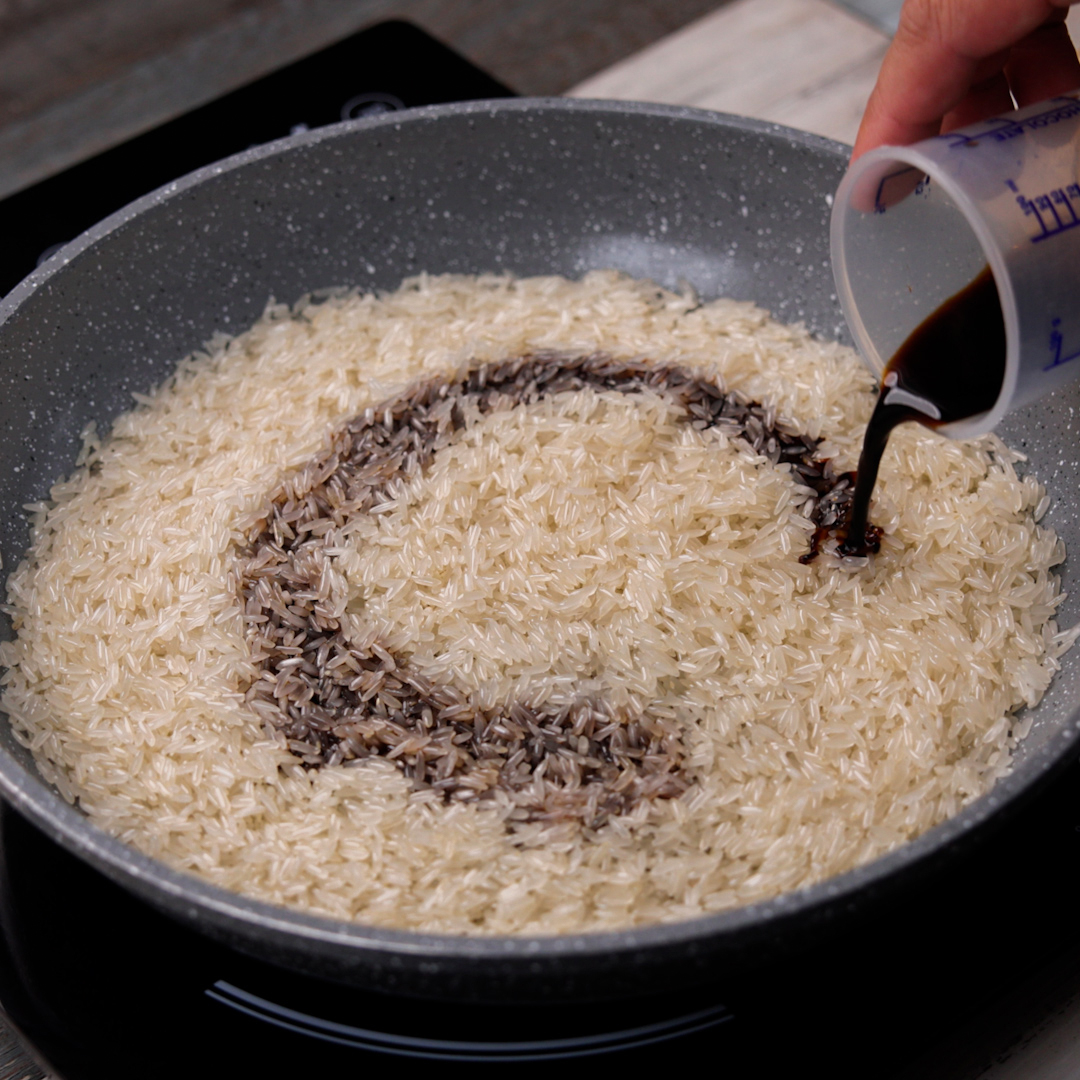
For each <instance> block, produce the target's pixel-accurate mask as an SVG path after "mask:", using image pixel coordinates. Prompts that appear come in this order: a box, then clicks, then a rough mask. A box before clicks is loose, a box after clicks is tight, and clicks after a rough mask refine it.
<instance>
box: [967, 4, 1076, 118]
mask: <svg viewBox="0 0 1080 1080" xmlns="http://www.w3.org/2000/svg"><path fill="white" fill-rule="evenodd" d="M1061 14H1062V16H1064V15H1065V12H1064V11H1063V12H1062V13H1061ZM1005 74H1006V76H1007V77H1008V80H1009V86H1010V87H1011V89H1012V92H1013V95H1014V97H1015V98H1016V103H1017V105H1019V106H1020V107H1021V108H1022V107H1023V106H1024V105H1032V104H1034V103H1035V102H1036V101H1045V100H1046V99H1047V98H1051V97H1055V96H1056V95H1058V94H1063V93H1065V92H1066V91H1067V90H1075V89H1077V87H1080V60H1078V59H1077V56H1076V46H1074V45H1073V43H1072V39H1071V38H1070V37H1069V31H1068V29H1067V27H1066V26H1065V23H1064V22H1063V21H1061V20H1059V19H1055V20H1054V21H1053V22H1049V23H1047V24H1046V25H1045V26H1041V27H1039V29H1038V30H1035V31H1034V32H1033V33H1031V34H1029V35H1028V36H1027V37H1026V38H1024V39H1023V41H1021V42H1020V43H1019V44H1018V45H1015V46H1013V48H1012V51H1011V53H1010V56H1009V59H1008V62H1007V63H1006V64H1005ZM987 115H990V114H987Z"/></svg>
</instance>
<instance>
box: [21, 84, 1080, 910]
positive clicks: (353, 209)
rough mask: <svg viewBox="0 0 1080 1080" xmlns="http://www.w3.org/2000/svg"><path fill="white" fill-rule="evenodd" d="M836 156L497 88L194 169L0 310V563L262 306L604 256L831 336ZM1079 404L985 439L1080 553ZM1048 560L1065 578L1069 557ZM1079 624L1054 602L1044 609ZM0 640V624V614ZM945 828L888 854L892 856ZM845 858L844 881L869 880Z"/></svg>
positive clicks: (126, 874)
mask: <svg viewBox="0 0 1080 1080" xmlns="http://www.w3.org/2000/svg"><path fill="white" fill-rule="evenodd" d="M845 163H846V148H843V147H840V146H839V145H837V144H831V143H827V142H826V141H825V140H821V139H818V138H815V137H812V136H805V135H801V134H799V133H794V132H789V131H785V130H783V129H776V128H774V127H772V126H771V125H764V124H758V123H754V122H749V121H742V120H737V119H734V118H725V117H721V116H718V115H715V114H706V113H700V112H695V111H692V110H678V109H664V108H660V107H634V106H612V105H602V104H591V103H570V102H511V103H506V104H500V105H498V106H491V105H469V106H450V107H440V108H436V109H430V110H415V111H414V112H412V113H411V114H409V115H407V116H400V115H399V116H396V117H391V118H387V119H384V120H374V121H363V122H357V123H351V124H344V125H340V126H338V127H336V128H335V129H332V130H323V131H321V132H316V133H311V134H306V135H302V136H297V137H293V138H290V139H288V140H283V141H282V142H281V143H279V144H275V145H274V146H273V147H271V148H265V149H262V150H259V151H254V152H249V153H248V154H245V155H241V156H240V157H239V158H237V159H233V160H232V161H231V162H230V163H228V166H227V167H224V168H221V167H213V168H211V169H208V170H203V171H202V172H201V173H199V174H195V176H194V177H192V178H189V179H188V180H186V181H184V182H181V183H180V184H178V185H174V186H173V187H171V188H170V189H168V190H165V191H163V192H159V193H157V194H156V195H154V196H150V197H148V198H147V199H145V200H142V201H141V202H140V203H138V204H135V206H134V207H132V208H129V210H127V211H123V212H121V213H120V214H118V215H116V216H115V217H114V218H112V219H110V220H109V221H108V222H106V223H104V224H103V225H102V226H99V227H98V228H97V229H95V230H92V231H91V233H90V234H87V236H86V237H84V238H82V239H80V240H79V241H78V242H76V243H75V244H73V245H72V246H70V247H69V248H68V249H67V250H65V251H64V252H61V253H60V254H59V255H58V256H56V257H54V259H53V260H52V262H51V263H50V264H48V265H47V266H46V267H45V268H43V270H42V271H39V272H38V273H37V274H35V276H34V277H33V278H32V279H30V280H29V281H28V282H27V283H24V285H23V286H20V287H19V288H18V289H17V290H16V291H15V292H14V293H13V294H12V295H11V296H10V297H9V298H8V299H7V300H6V301H5V302H4V303H3V305H0V318H2V319H3V321H2V323H0V384H2V385H3V388H4V390H3V395H2V397H0V424H2V425H3V430H4V438H3V439H2V440H0V503H2V506H3V513H2V514H0V554H2V557H3V565H4V567H7V568H13V567H14V566H15V565H16V564H17V562H18V560H19V558H20V557H21V554H22V552H23V551H24V550H25V548H26V546H27V541H28V531H27V523H26V515H25V513H24V511H23V509H22V508H23V506H25V505H26V504H28V503H31V502H34V501H37V500H40V499H41V498H43V497H44V496H45V495H46V494H47V492H48V489H49V486H50V484H51V483H52V482H53V480H54V479H55V478H56V477H57V476H60V475H62V474H64V473H66V472H68V471H70V469H71V467H72V463H73V461H74V458H75V455H76V452H77V449H78V444H79V434H80V432H81V431H82V429H83V428H84V427H85V426H86V424H88V423H89V422H91V421H94V422H96V423H97V425H98V427H99V429H100V430H107V428H108V425H109V423H110V422H111V420H112V419H113V418H114V417H115V416H116V415H118V414H119V413H120V412H121V411H123V410H124V409H126V408H128V406H129V403H130V400H131V399H130V395H131V393H132V391H139V390H145V389H146V388H147V387H149V386H151V385H153V384H154V383H156V382H158V381H160V380H161V379H162V378H164V377H165V376H166V375H167V374H168V373H169V372H170V371H171V370H172V368H173V366H174V365H175V363H176V361H177V359H178V358H180V357H182V356H183V355H185V354H186V353H188V352H190V351H191V350H192V349H194V348H197V347H198V346H200V345H201V344H202V343H203V342H205V341H206V340H207V339H208V338H209V337H210V336H211V335H212V334H213V333H215V332H218V331H224V332H226V333H228V332H234V331H240V330H242V329H244V328H245V327H246V326H248V325H250V324H251V323H252V322H254V321H255V320H256V319H257V318H258V316H259V315H260V313H261V312H262V310H263V309H264V307H265V305H266V303H267V301H268V300H269V299H271V298H273V299H275V300H278V301H286V302H293V301H295V300H296V299H297V298H299V297H300V296H302V295H304V294H306V293H310V292H312V291H315V290H319V289H324V288H330V287H337V286H342V285H349V286H359V287H361V288H363V289H392V288H394V287H396V286H397V285H398V284H399V283H400V281H401V280H402V279H403V278H405V277H407V276H409V275H411V274H415V273H417V272H419V271H429V272H432V273H441V272H458V273H478V272H483V271H503V270H505V271H509V272H512V273H514V274H518V275H522V276H528V275H534V274H548V273H556V274H561V275H564V276H567V277H571V278H576V277H580V276H581V275H582V274H583V273H584V272H586V271H587V270H590V269H596V268H609V267H610V268H615V269H619V270H623V271H625V272H627V273H630V274H632V275H634V276H636V277H645V278H651V279H653V280H655V281H657V282H658V283H659V284H662V285H665V286H668V287H675V288H679V287H683V286H684V285H690V286H692V287H693V288H694V289H695V290H697V292H698V293H699V294H700V295H701V296H702V297H703V298H704V299H712V298H714V297H718V296H731V297H734V298H736V299H747V300H752V301H754V302H755V303H757V304H758V305H760V306H762V307H764V308H766V309H768V310H770V311H771V312H772V314H773V315H774V316H775V317H776V318H777V319H779V320H782V321H785V322H797V321H803V322H805V323H806V324H807V326H808V327H809V328H810V329H811V330H812V331H813V332H814V333H815V334H817V335H819V336H821V337H823V338H827V339H839V340H843V341H845V342H847V343H850V340H849V339H848V337H847V334H846V330H845V328H844V326H843V323H842V318H841V315H840V311H839V307H838V304H837V301H836V297H835V295H834V289H833V281H832V273H831V268H830V264H829V253H828V219H829V214H830V207H831V196H832V193H833V191H835V188H836V185H837V183H838V182H839V179H840V176H841V174H842V172H843V169H844V166H845ZM1078 404H1080V397H1078V392H1077V391H1076V389H1075V388H1067V389H1065V390H1062V391H1058V392H1057V393H1055V394H1054V395H1052V396H1051V397H1049V398H1047V399H1044V400H1043V401H1041V402H1039V403H1037V404H1036V405H1034V406H1030V407H1028V408H1027V409H1024V410H1022V411H1020V412H1017V413H1014V414H1013V415H1011V416H1010V417H1009V418H1008V419H1007V420H1006V422H1005V424H1004V425H1003V427H1002V429H1001V431H1000V434H1001V435H1002V437H1003V438H1004V439H1005V440H1006V441H1007V442H1009V443H1010V444H1011V445H1013V446H1015V447H1017V448H1018V449H1021V450H1022V451H1023V452H1024V453H1025V454H1027V455H1028V459H1029V465H1028V467H1029V468H1030V469H1031V470H1033V471H1034V472H1035V473H1036V475H1037V476H1038V477H1039V478H1040V479H1041V480H1042V481H1043V483H1044V484H1045V485H1046V486H1047V489H1048V492H1049V494H1050V496H1051V508H1050V510H1049V511H1048V513H1047V515H1046V518H1045V521H1046V523H1047V524H1049V525H1051V526H1053V527H1054V528H1055V529H1056V530H1057V531H1058V533H1059V535H1061V536H1062V538H1063V539H1064V540H1065V543H1066V545H1067V547H1068V548H1069V549H1070V550H1072V549H1073V548H1074V546H1075V545H1077V544H1080V516H1078V514H1077V508H1076V503H1075V499H1076V496H1075V495H1074V492H1076V491H1077V490H1078V483H1080V463H1078V461H1077V455H1076V452H1075V450H1074V449H1073V447H1074V446H1075V445H1076V437H1075V433H1074V432H1073V428H1072V425H1073V423H1074V422H1077V421H1076V417H1077V415H1078V414H1077V412H1076V406H1077V405H1078ZM1060 569H1061V572H1062V576H1063V579H1064V587H1065V589H1066V590H1067V591H1069V592H1072V591H1073V590H1072V588H1071V580H1072V570H1071V566H1070V563H1069V562H1067V563H1066V564H1065V565H1064V566H1063V567H1061V568H1060ZM1077 618H1078V609H1077V603H1076V602H1075V601H1073V600H1071V599H1070V600H1069V601H1067V602H1066V604H1065V606H1064V608H1063V609H1062V612H1061V615H1060V618H1059V623H1060V624H1061V625H1071V624H1072V623H1073V622H1075V621H1076V619H1077ZM0 630H2V632H3V634H4V635H5V636H10V633H11V627H10V622H9V621H8V620H7V617H6V616H4V617H3V623H2V626H0ZM1077 664H1080V657H1078V656H1077V654H1076V653H1073V654H1069V655H1068V656H1066V658H1065V661H1064V669H1063V671H1062V672H1061V674H1060V675H1059V676H1058V678H1057V680H1056V682H1055V685H1054V686H1053V688H1052V689H1051V691H1050V692H1049V693H1048V694H1047V696H1046V698H1045V699H1044V701H1043V703H1042V704H1041V705H1040V706H1039V708H1038V709H1037V710H1035V713H1036V715H1035V720H1034V724H1033V728H1032V732H1031V734H1030V736H1029V737H1028V739H1027V740H1026V742H1025V743H1024V745H1023V746H1022V747H1021V749H1020V752H1019V753H1018V755H1017V766H1016V769H1015V770H1014V773H1013V775H1012V776H1010V777H1009V778H1007V779H1006V780H1005V781H1003V782H1002V783H1001V784H999V789H995V792H994V794H993V796H992V798H993V799H994V800H996V801H998V802H1000V801H1004V800H1007V799H1008V798H1009V797H1011V796H1012V795H1014V794H1016V793H1017V792H1019V791H1021V790H1023V789H1024V788H1025V787H1026V786H1028V785H1029V784H1031V783H1032V782H1033V781H1034V779H1035V778H1036V777H1037V776H1038V775H1039V774H1040V773H1042V772H1043V771H1045V770H1046V769H1047V768H1048V767H1049V766H1050V765H1051V764H1052V763H1053V762H1054V761H1056V760H1058V759H1059V758H1061V756H1062V755H1063V753H1064V752H1065V750H1066V749H1067V747H1068V746H1069V745H1071V742H1072V740H1073V727H1074V718H1075V716H1076V713H1077V710H1078V708H1080V678H1078V671H1077ZM0 744H2V746H3V750H4V754H5V757H4V758H3V760H2V761H0V776H2V781H3V784H4V787H5V789H6V791H7V792H8V794H9V795H13V794H14V795H15V796H16V798H17V799H18V801H19V802H20V803H21V804H22V805H23V806H24V807H25V808H26V809H27V810H28V811H29V812H30V813H31V816H33V817H35V819H36V820H39V821H40V822H43V823H45V824H47V825H48V826H50V827H51V829H52V831H54V833H56V834H57V835H59V836H60V837H61V839H62V840H64V842H65V843H68V844H69V845H72V846H75V847H83V848H86V847H93V848H94V849H95V851H98V852H105V853H106V854H105V855H102V856H101V861H102V862H103V863H104V864H105V865H106V867H107V869H109V870H110V872H112V873H115V874H116V875H117V876H118V877H120V879H121V880H125V881H128V883H129V884H130V881H129V880H128V879H129V878H130V875H131V873H132V872H133V871H132V870H131V868H132V867H136V866H137V867H138V868H139V869H138V875H137V876H139V877H140V878H141V879H143V881H144V882H145V879H146V877H147V875H148V874H149V875H151V876H152V875H153V874H154V873H155V872H156V871H155V870H154V868H153V864H150V863H149V860H143V861H142V862H140V861H139V860H138V859H135V858H134V857H130V858H129V857H127V856H125V855H124V854H122V853H121V854H119V855H118V854H117V853H116V850H117V847H118V846H113V847H110V846H109V845H108V844H105V845H102V844H101V842H100V841H99V840H95V839H88V835H89V833H90V830H87V831H86V834H79V833H78V829H79V826H78V825H72V824H71V820H72V819H71V815H70V813H69V812H68V811H67V809H66V808H65V807H63V806H62V804H61V802H60V800H59V799H58V797H57V796H56V795H55V794H54V793H52V792H51V790H49V789H48V788H47V787H46V786H45V785H44V784H43V783H41V781H40V780H38V779H37V776H36V771H35V769H34V766H33V763H32V761H31V759H30V757H29V755H28V753H27V752H26V751H25V750H24V749H23V748H22V747H20V746H18V745H17V743H16V742H15V741H14V739H13V738H12V737H11V735H10V732H9V730H8V729H7V727H6V725H4V726H3V727H0ZM986 812H988V811H987V809H986V808H981V809H976V810H975V812H974V813H973V814H972V815H971V818H972V820H975V819H977V818H978V817H980V816H982V815H983V814H985V813H986ZM961 817H963V815H961ZM962 826H963V822H961V823H960V824H959V825H957V826H956V827H955V828H945V829H944V830H943V831H942V832H941V833H940V836H939V837H938V838H936V839H935V838H924V839H925V840H926V842H925V843H922V844H920V845H919V846H918V848H913V851H912V852H904V851H901V852H897V853H894V856H890V860H891V862H890V866H892V867H895V866H898V865H902V864H903V863H904V862H905V861H907V860H910V859H914V858H917V857H919V856H920V855H921V854H923V853H925V851H926V850H928V849H930V848H933V847H934V846H936V845H938V844H941V843H944V842H946V840H947V839H948V837H949V836H950V835H952V834H953V833H955V831H956V829H958V828H961V827H962ZM73 830H74V832H73ZM125 859H128V861H127V863H126V864H125V861H124V860H125ZM148 866H149V869H147V867H148ZM865 870H866V873H865V874H862V872H860V871H856V872H855V874H854V876H852V882H853V885H852V887H854V886H855V885H857V884H858V882H859V881H860V880H862V878H866V877H873V876H874V875H875V874H879V873H882V872H883V870H882V869H881V868H880V867H879V868H877V869H874V868H865ZM860 874H862V878H860V876H859V875H860ZM143 887H145V885H144V886H143ZM174 891H175V890H174ZM815 895H816V894H815ZM812 899H815V898H810V899H808V900H807V902H808V903H809V902H810V900H812ZM721 925H722V922H721V923H717V926H718V927H720V926H721Z"/></svg>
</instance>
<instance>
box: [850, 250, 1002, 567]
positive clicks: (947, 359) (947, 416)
mask: <svg viewBox="0 0 1080 1080" xmlns="http://www.w3.org/2000/svg"><path fill="white" fill-rule="evenodd" d="M1004 378H1005V319H1004V316H1003V315H1002V313H1001V303H1000V301H999V300H998V293H997V286H996V285H995V284H994V276H993V274H991V273H990V267H989V266H988V267H986V269H985V270H983V271H982V273H981V274H979V276H978V277H977V278H975V280H974V281H973V282H972V283H971V284H970V285H968V286H966V287H965V288H963V289H962V290H961V291H960V292H958V293H957V294H956V295H955V296H953V297H950V298H949V299H948V300H946V301H945V303H944V304H942V305H941V307H939V308H938V309H937V310H936V311H934V312H933V313H932V314H931V315H929V316H928V317H927V318H926V319H925V320H924V321H923V322H921V323H920V324H919V325H918V326H917V327H916V328H915V329H914V330H913V331H912V332H911V334H910V335H909V337H908V338H907V340H906V341H905V342H904V344H903V345H901V346H900V348H899V349H897V351H896V355H895V356H893V358H892V359H891V360H890V361H889V363H888V364H887V365H886V367H885V372H884V374H883V376H882V380H881V392H880V393H879V395H878V400H877V404H876V405H875V406H874V412H873V414H872V415H871V417H870V423H869V425H867V428H866V435H865V436H864V438H863V445H862V453H861V454H860V455H859V469H858V472H857V473H856V474H855V495H854V497H853V499H852V503H851V514H850V516H849V517H848V520H847V523H846V528H844V529H842V530H838V531H837V535H838V536H839V537H840V554H841V555H868V554H870V553H871V552H874V551H877V550H878V549H879V548H880V546H881V530H880V529H879V528H877V527H876V526H874V525H868V524H867V520H866V518H867V513H868V511H869V509H870V496H871V495H872V494H873V491H874V484H875V482H876V481H877V475H878V466H879V465H880V464H881V455H882V454H884V453H885V445H886V443H888V441H889V434H890V432H891V431H892V429H893V428H894V427H896V426H897V425H898V424H903V423H904V422H905V421H908V420H915V421H917V422H918V423H920V424H925V425H926V426H927V427H930V428H937V427H940V426H941V425H942V424H948V423H951V422H952V421H954V420H963V419H965V418H967V417H969V416H977V415H978V414H979V413H984V412H988V411H989V410H990V409H992V408H993V407H994V403H995V402H996V401H997V399H998V395H999V394H1000V393H1001V384H1002V382H1003V381H1004Z"/></svg>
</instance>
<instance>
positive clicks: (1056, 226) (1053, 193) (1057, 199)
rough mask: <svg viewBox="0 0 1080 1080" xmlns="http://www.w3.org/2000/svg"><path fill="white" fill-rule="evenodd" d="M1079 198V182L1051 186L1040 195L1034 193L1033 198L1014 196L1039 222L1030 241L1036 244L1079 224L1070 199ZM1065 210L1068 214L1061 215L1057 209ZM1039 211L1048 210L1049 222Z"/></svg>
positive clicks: (1025, 211) (1079, 217) (1022, 207)
mask: <svg viewBox="0 0 1080 1080" xmlns="http://www.w3.org/2000/svg"><path fill="white" fill-rule="evenodd" d="M1073 199H1077V200H1080V184H1069V185H1068V186H1067V187H1063V188H1051V189H1050V191H1047V192H1044V193H1043V194H1042V195H1036V196H1035V198H1034V199H1028V198H1026V197H1025V196H1024V195H1017V196H1016V203H1017V205H1018V206H1019V207H1020V209H1021V210H1023V211H1024V213H1025V214H1026V215H1028V216H1034V217H1035V220H1036V221H1038V223H1039V233H1038V235H1037V236H1033V237H1031V242H1032V243H1033V244H1037V243H1038V242H1039V241H1040V240H1048V239H1049V238H1050V237H1051V236H1057V235H1058V233H1063V232H1064V231H1065V230H1066V229H1072V228H1074V227H1075V226H1077V225H1080V216H1077V213H1076V207H1075V206H1074V205H1073V202H1072V200H1073ZM1059 209H1061V210H1067V211H1068V216H1067V217H1064V218H1063V217H1062V215H1061V214H1059V213H1058V210H1059ZM1040 211H1048V212H1049V214H1050V215H1051V216H1052V217H1053V221H1052V222H1049V223H1048V221H1047V219H1046V218H1044V217H1043V214H1042V213H1041V212H1040Z"/></svg>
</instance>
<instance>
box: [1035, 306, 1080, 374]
mask: <svg viewBox="0 0 1080 1080" xmlns="http://www.w3.org/2000/svg"><path fill="white" fill-rule="evenodd" d="M1050 326H1051V330H1050V354H1051V355H1052V356H1053V358H1054V359H1053V360H1051V361H1050V363H1049V364H1047V365H1046V367H1044V368H1043V371H1049V370H1050V369H1051V368H1056V367H1061V365H1062V364H1067V363H1069V361H1071V360H1077V359H1080V349H1077V350H1076V352H1074V353H1069V355H1068V356H1062V355H1061V346H1062V345H1063V344H1064V343H1065V335H1064V334H1062V332H1061V318H1060V316H1055V317H1054V318H1053V319H1051V321H1050Z"/></svg>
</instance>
